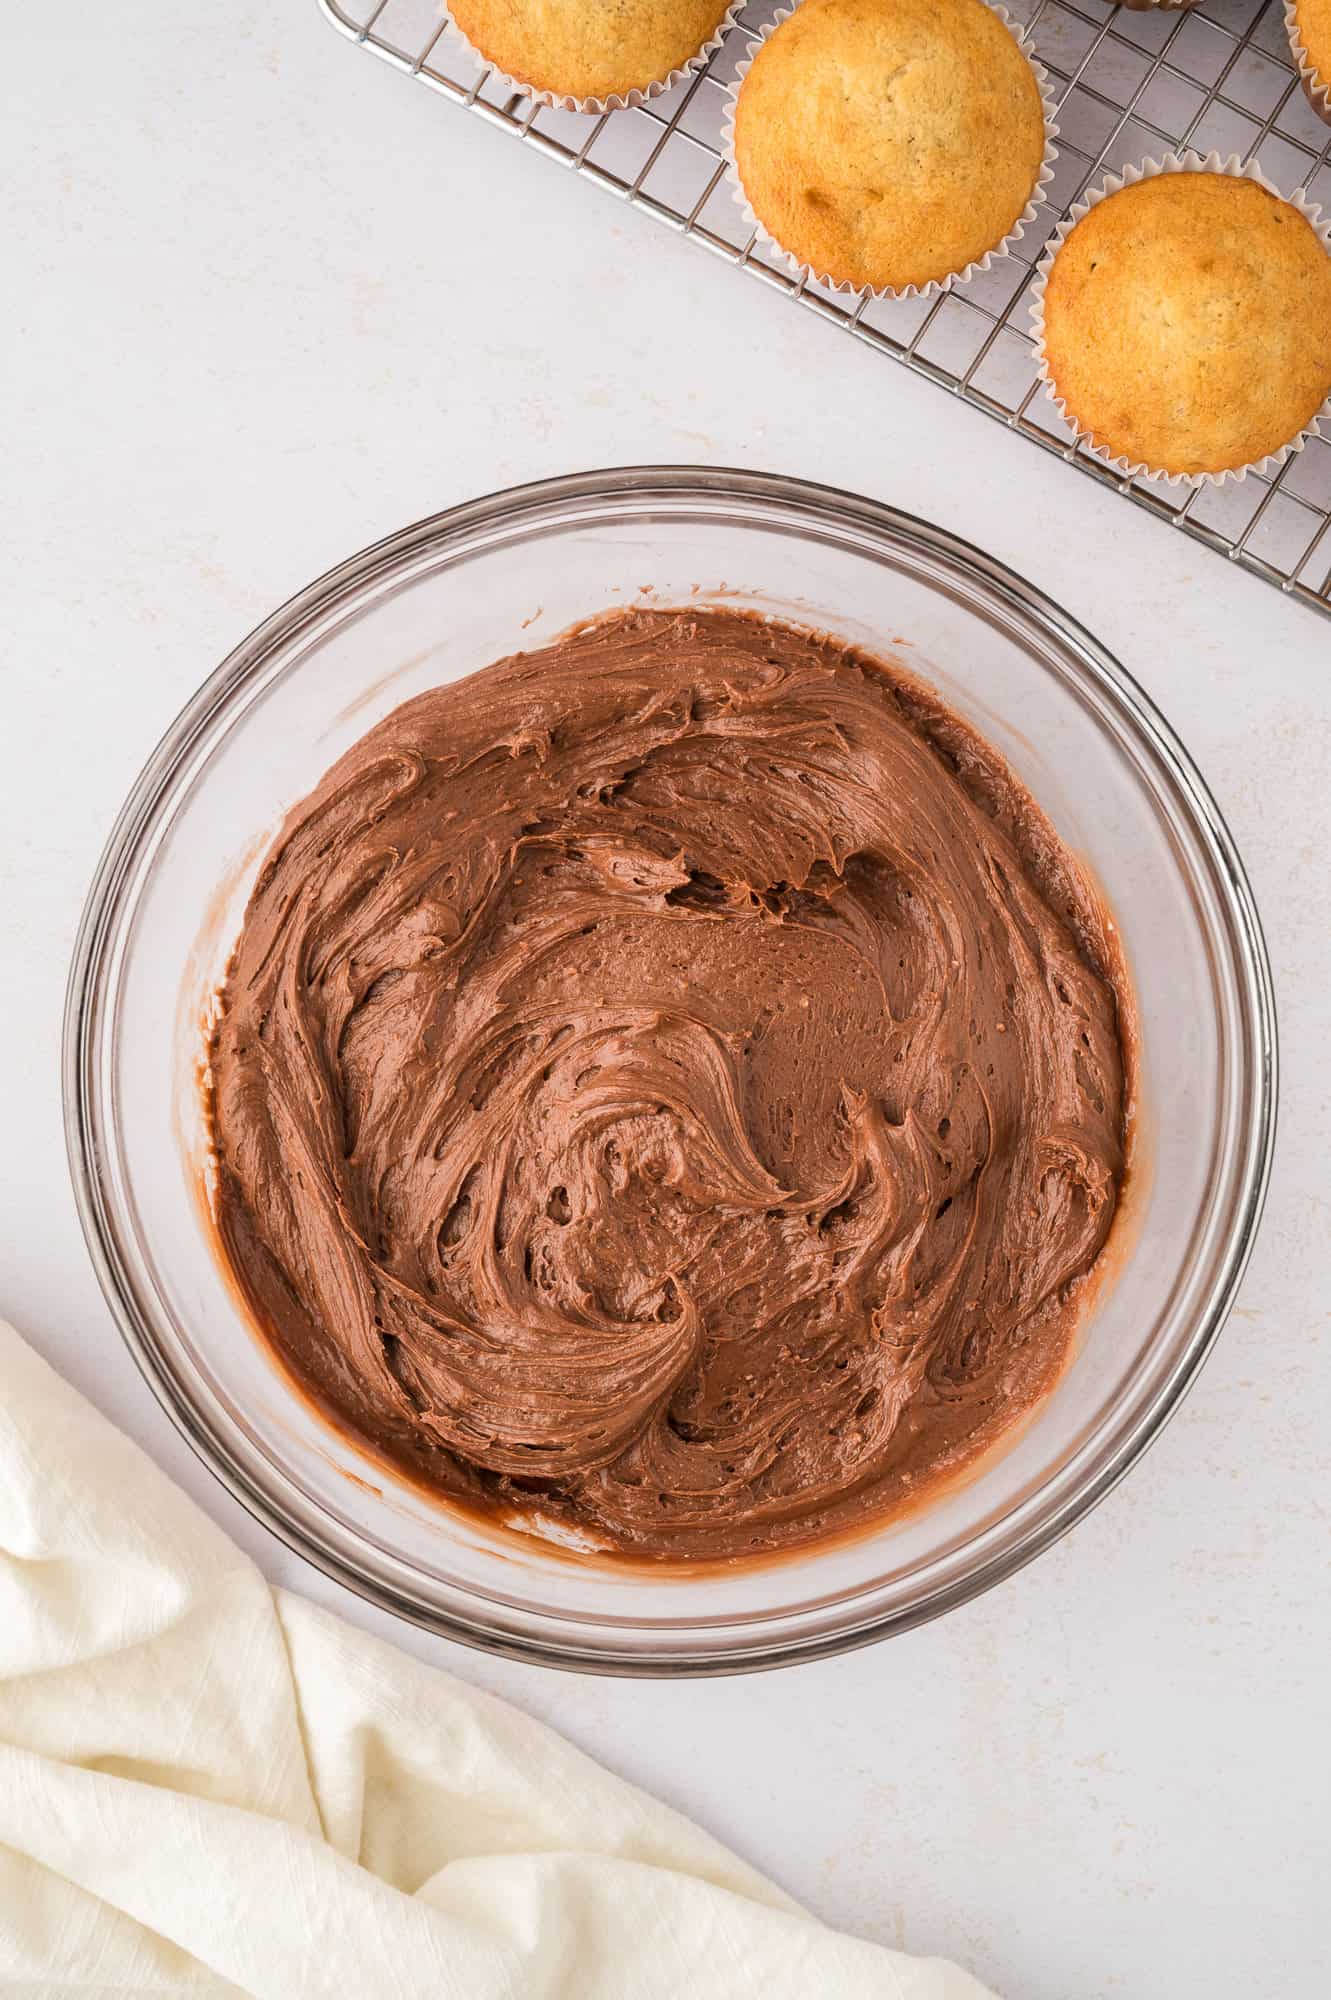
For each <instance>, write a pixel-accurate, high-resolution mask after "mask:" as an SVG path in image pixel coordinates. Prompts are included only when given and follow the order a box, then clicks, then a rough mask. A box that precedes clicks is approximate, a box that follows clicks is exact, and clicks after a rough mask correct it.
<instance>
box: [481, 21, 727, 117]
mask: <svg viewBox="0 0 1331 2000" xmlns="http://www.w3.org/2000/svg"><path fill="white" fill-rule="evenodd" d="M727 5H728V0H449V10H448V11H449V13H450V14H451V16H452V18H453V20H454V21H455V22H456V24H457V26H458V27H459V28H460V29H461V30H462V32H463V34H464V35H465V36H466V37H467V40H468V41H469V42H470V43H471V44H472V47H473V48H475V49H478V50H479V51H480V53H481V54H482V55H483V56H484V57H485V58H486V60H487V61H488V62H492V63H494V64H496V65H497V67H498V68H500V69H501V70H503V71H504V73H505V75H507V76H511V77H512V78H513V79H514V80H515V81H516V82H518V83H522V84H526V85H527V86H528V88H529V89H531V90H536V91H549V92H550V93H551V94H552V95H553V96H556V97H586V98H598V99H604V98H607V97H626V96H627V95H628V93H629V92H630V91H631V90H646V89H647V87H648V85H649V84H653V83H661V82H663V81H664V80H665V78H666V77H668V76H669V75H670V72H671V71H672V70H675V69H679V68H681V67H682V66H683V65H684V64H685V63H687V62H691V61H692V59H693V57H694V56H696V55H697V54H698V51H699V50H700V49H701V48H702V47H703V45H704V43H706V42H708V41H710V40H711V38H712V36H713V35H714V34H715V33H716V31H717V29H718V28H719V27H720V25H721V23H722V21H723V20H724V19H725V15H726V7H727Z"/></svg>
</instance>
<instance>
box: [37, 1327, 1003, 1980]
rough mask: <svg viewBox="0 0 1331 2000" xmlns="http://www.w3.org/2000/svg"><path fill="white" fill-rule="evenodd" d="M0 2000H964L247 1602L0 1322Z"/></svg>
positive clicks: (528, 1750)
mask: <svg viewBox="0 0 1331 2000" xmlns="http://www.w3.org/2000/svg"><path fill="white" fill-rule="evenodd" d="M0 1380H3V1383H4V1397H3V1409H0V1993H12V1994H14V1995H18V1994H19V1993H22V1994H23V1995H25V1996H28V2000H30V1997H31V1996H34V1995H35V1996H42V1995H52V1996H54V1995H57V1994H73V1993H77V1994H80V1995H84V1996H99V1995H106V1996H110V1995H112V1994H115V1995H117V1996H120V2000H123V1996H125V1995H139V1994H141V1995H145V1996H149V1995H151V1996H156V1995H171V1994H180V1995H197V1994H208V1995H210V1996H212V1995H222V1994H233V1993H242V1994H251V1995H254V1996H258V2000H297V1996H299V2000H305V1996H311V2000H315V1996H318V2000H322V1996H324V1995H327V1996H329V2000H334V1996H336V2000H346V1997H347V1996H348V1995H355V1996H357V2000H379V1996H383V2000H406V1996H414V1995H418V1994H429V1995H430V1996H432V2000H667V1996H668V2000H681V1996H698V2000H721V1996H725V2000H746V1996H749V1995H752V1996H754V2000H759V1996H761V2000H787V1996H788V2000H813V1996H817V1997H818V2000H824V1996H826V2000H870V1996H873V2000H987V1996H986V1995H985V1994H984V1991H983V1989H982V1988H981V1987H980V1986H979V1985H978V1984H977V1983H976V1982H975V1981H974V1980H973V1979H971V1978H970V1977H969V1976H968V1975H967V1974H965V1973H963V1972H961V1971H959V1970H957V1969H956V1968H955V1967H952V1966H949V1965H947V1964H945V1963H943V1962H942V1961H939V1960H920V1959H910V1958H906V1957H904V1956H903V1955H901V1954H899V1953H895V1952H889V1951H886V1950H884V1949H882V1948H880V1947H878V1946H876V1945H871V1944H867V1943H864V1942H861V1941H858V1940H856V1939H853V1938H849V1937H845V1936H842V1935H840V1934H838V1933H836V1932H834V1931H831V1930H829V1929H828V1928H826V1927H825V1926H824V1925H822V1924H820V1923H818V1922H816V1921H815V1920H814V1919H813V1918H811V1917H810V1916H808V1915H807V1914H805V1913H804V1912H803V1911H801V1910H800V1909H799V1908H798V1907H797V1906H796V1905H795V1904H793V1903H792V1902H791V1901H790V1900H789V1899H788V1898H787V1897H785V1896H784V1895H783V1894H782V1893H781V1892H780V1891H779V1890H778V1889H776V1888H775V1887H774V1886H773V1885H772V1884H771V1883H769V1882H767V1881H765V1880H764V1879H763V1877H762V1876H760V1875H758V1874H757V1873H756V1872H755V1871H754V1870H753V1869H751V1868H749V1867H747V1866H746V1865H745V1864H744V1863H743V1862H741V1861H739V1860H738V1859H736V1857H735V1856H733V1855H731V1854H730V1853H729V1852H728V1851H727V1850H726V1849H725V1848H724V1847H722V1846H721V1845H720V1844H719V1843H718V1842H717V1841H715V1840H713V1839H711V1838H710V1836H709V1835H707V1834H705V1833H704V1832H702V1831H701V1830H700V1829H699V1828H697V1827H695V1826H693V1825H692V1824H691V1823H690V1822H689V1821H687V1820H686V1819H684V1818H682V1817H681V1816H680V1815H679V1814H677V1813H675V1812H672V1811H671V1810H669V1809H668V1808H667V1807H665V1806H663V1805H660V1804H658V1803H656V1802H655V1801H654V1800H652V1799H649V1798H648V1797H646V1796H645V1795H644V1794H643V1793H641V1792H639V1791H637V1790H635V1789H634V1788H633V1787H632V1786H631V1785H628V1784H626V1783H624V1782H623V1781H621V1780H620V1779H617V1778H615V1777H612V1776H611V1775H610V1774H609V1773H608V1772H606V1771H604V1770H602V1769H601V1768H600V1767H599V1766H598V1765H597V1764H596V1763H594V1762H593V1761H592V1760H591V1759H590V1758H588V1757H586V1756H584V1755H583V1754H582V1753H581V1752H580V1751H577V1750H575V1749H574V1748H573V1747H572V1746H571V1745H570V1744H567V1743H565V1742H564V1741H563V1740H562V1739H561V1738H560V1737H558V1736H557V1735H555V1734H554V1733H553V1732H552V1731H551V1730H548V1729H546V1728H545V1727H544V1726H543V1725H541V1724H539V1723H537V1722H534V1721H532V1720H530V1719H529V1718H527V1717H525V1716H523V1715H521V1714H520V1713H519V1712H518V1711H516V1710H515V1709H512V1708H510V1707H509V1706H508V1705H507V1704H505V1703H503V1702H500V1701H498V1700H496V1699H494V1698H493V1697H490V1696H487V1695H485V1694H483V1693H480V1692H478V1691H477V1690H475V1689H473V1688H469V1687H467V1686H465V1685H464V1684H462V1683H460V1682H458V1681H455V1680H452V1679H451V1678H449V1677H448V1676H446V1675H444V1674H442V1673H440V1672H438V1671H436V1670H434V1669H433V1668H429V1667H426V1666H423V1665H422V1664H420V1663H419V1662H417V1661H415V1660H413V1659H411V1658H410V1657H408V1656H407V1655H404V1654H402V1653H400V1652H398V1651H397V1650H396V1649H395V1648H393V1647H391V1646H388V1645H385V1644H383V1643H382V1642H381V1641H379V1640H376V1639H373V1638H371V1637H369V1636H367V1635H366V1634H364V1633H361V1632H358V1631H357V1630H355V1629H354V1628H353V1627H351V1626H348V1625H345V1624H343V1623H342V1622H341V1621H340V1620H339V1619H337V1618H335V1617H332V1616H331V1615H329V1614H328V1613H326V1612H323V1611H320V1610H318V1609H317V1608H316V1607H314V1606H313V1605H311V1604H309V1603H307V1602H305V1601H304V1600H303V1599H300V1598H298V1597H294V1596H292V1595H290V1594H288V1593H285V1592H281V1591H278V1592H274V1591H272V1590H271V1589H270V1588H269V1586H268V1585H267V1583H266V1582H265V1581H264V1579H263V1577H262V1576H261V1574H260V1572H259V1571H258V1570H257V1569H256V1568H255V1566H254V1565H253V1563H251V1562H250V1560H249V1558H248V1557H247V1556H245V1555H244V1554H242V1553H241V1551H240V1550H239V1549H237V1548H236V1547H235V1546H234V1544H232V1543H231V1542H230V1541H229V1540H228V1539H227V1537H226V1536H225V1535H224V1534H223V1533H222V1531H221V1530H220V1529H219V1528H217V1527H216V1526H215V1525H214V1524H213V1523H212V1522H211V1521H210V1520H209V1519H208V1518H207V1517H206V1516H205V1515H204V1514H203V1513H202V1512H201V1511H200V1510H199V1509H198V1508H197V1507H196V1506H195V1505H194V1504H193V1503H192V1502H191V1501H190V1500H189V1499H187V1498H186V1496H185V1495H184V1494H182V1493H181V1492H180V1491H179V1490H178V1489H177V1488H176V1487H174V1486H173V1485H172V1484H171V1482H170V1481H169V1480H168V1479H167V1478H166V1477H165V1475H164V1474H163V1473H162V1472H160V1471H159V1470H158V1468H157V1467H156V1466H154V1465H153V1464H152V1463H151V1461H150V1460H148V1459H147V1458H146V1457H145V1456H144V1455H143V1453H142V1452H140V1451H139V1449H138V1448H137V1446H135V1445H134V1444H132V1443H131V1442H130V1441H129V1440H128V1439H127V1438H125V1437H123V1436H122V1435H121V1434H120V1433H118V1432H117V1431H116V1430H114V1429H113V1427H112V1426H111V1425H110V1424H108V1423H107V1422H106V1420H105V1419H104V1418H103V1417H101V1416H100V1415H99V1414H98V1413H97V1412H96V1411H95V1410H94V1409H93V1408H92V1407H91V1406H90V1405H89V1404H87V1403H86V1402H84V1401H83V1400H82V1398H81V1397H79V1396H78V1395H77V1394H76V1392H75V1391H74V1390H73V1389H71V1388H70V1387H69V1386H68V1385H67V1384H66V1383H64V1382H63V1381H62V1380H61V1379H60V1377H59V1376H57V1375H56V1374H54V1373H53V1372H52V1370H51V1369H50V1368H49V1367H48V1366H47V1365H46V1364H45V1363H44V1362H43V1361H42V1360H41V1359H40V1358H39V1357H38V1356H37V1355H36V1354H35V1353H34V1352H33V1351H32V1349H31V1348H29V1347H27V1346H26V1345H25V1344H24V1342H23V1341H22V1340H21V1339H20V1338H19V1336H18V1335H17V1334H16V1333H15V1332H14V1331H13V1330H12V1329H11V1328H9V1327H7V1326H4V1325H3V1324H0Z"/></svg>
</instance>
